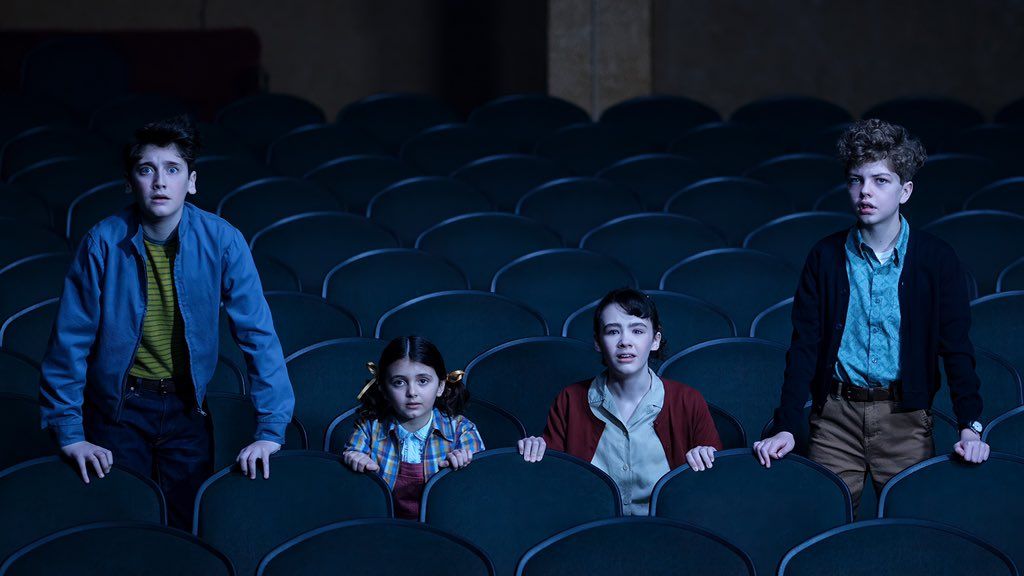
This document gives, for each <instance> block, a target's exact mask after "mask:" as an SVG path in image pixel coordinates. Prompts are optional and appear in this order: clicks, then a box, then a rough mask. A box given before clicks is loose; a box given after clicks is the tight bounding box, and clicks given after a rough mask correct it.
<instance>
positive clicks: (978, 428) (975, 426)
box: [960, 420, 985, 437]
mask: <svg viewBox="0 0 1024 576" xmlns="http://www.w3.org/2000/svg"><path fill="white" fill-rule="evenodd" d="M960 429H961V430H964V429H968V430H971V431H972V432H975V433H976V434H977V435H978V436H979V437H980V436H981V433H982V432H983V431H984V430H985V426H983V425H982V424H981V422H978V421H977V420H971V421H970V422H968V423H967V426H964V427H962V428H960Z"/></svg>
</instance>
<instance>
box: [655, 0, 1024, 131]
mask: <svg viewBox="0 0 1024 576" xmlns="http://www.w3.org/2000/svg"><path fill="white" fill-rule="evenodd" d="M653 3H654V38H653V55H654V90H655V91H657V92H664V93H672V94H683V95H686V96H689V97H692V98H695V99H697V100H701V101H704V102H706V103H708V104H710V105H712V106H714V107H716V108H717V109H718V110H719V111H720V112H722V113H723V114H729V113H731V112H732V111H733V110H734V109H736V108H737V107H738V106H740V105H741V104H743V103H745V102H748V101H750V100H752V99H755V98H760V97H764V96H770V95H776V94H780V93H802V94H809V95H815V96H820V97H823V98H825V99H828V100H832V101H834V102H836V103H838V104H840V105H842V106H845V107H846V108H847V109H849V110H850V111H851V112H852V113H853V114H855V115H857V114H860V113H862V112H864V111H865V110H866V109H867V108H868V107H869V106H870V105H871V104H873V103H875V102H878V101H879V100H882V99H885V98H890V97H893V96H900V95H912V94H922V93H928V94H936V95H944V96H951V97H954V98H959V99H962V100H965V101H967V102H969V103H972V104H974V105H975V106H977V107H979V108H980V109H981V111H982V112H983V113H985V114H986V115H988V116H991V114H992V113H993V112H995V111H996V110H997V109H998V108H999V107H1000V106H1002V105H1004V104H1006V103H1007V102H1009V101H1010V100H1013V99H1015V98H1019V97H1021V96H1024V75H1022V74H1020V72H1019V70H1020V66H1021V64H1020V58H1021V55H1022V54H1024V34H1022V33H1021V31H1022V30H1024V3H1022V2H1019V1H1014V0H1000V1H997V0H977V1H971V2H965V1H962V0H917V1H911V0H763V1H762V0H685V1H683V0H653Z"/></svg>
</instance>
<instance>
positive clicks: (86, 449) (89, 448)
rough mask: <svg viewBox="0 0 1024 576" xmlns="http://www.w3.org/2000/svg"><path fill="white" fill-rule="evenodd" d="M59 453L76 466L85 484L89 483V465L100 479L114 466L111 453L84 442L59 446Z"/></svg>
mask: <svg viewBox="0 0 1024 576" xmlns="http://www.w3.org/2000/svg"><path fill="white" fill-rule="evenodd" d="M60 451H61V452H62V453H63V454H64V456H66V457H68V458H69V459H71V460H73V461H74V462H75V463H76V464H78V471H79V472H81V473H82V480H84V481H85V483H86V484H88V483H89V463H92V467H93V470H95V471H96V475H97V476H99V477H100V478H103V477H104V476H105V475H106V474H107V473H109V472H110V467H111V466H113V465H114V453H113V452H111V451H110V450H107V449H106V448H104V447H102V446H97V445H95V444H93V443H91V442H86V441H85V440H82V441H81V442H74V443H72V444H68V445H67V446H61V447H60Z"/></svg>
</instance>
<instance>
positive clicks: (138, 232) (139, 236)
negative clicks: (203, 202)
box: [126, 201, 197, 254]
mask: <svg viewBox="0 0 1024 576" xmlns="http://www.w3.org/2000/svg"><path fill="white" fill-rule="evenodd" d="M194 210H197V208H196V207H195V206H193V205H192V204H190V203H189V202H187V201H186V202H185V204H184V205H183V206H182V209H181V220H180V221H179V222H178V245H179V246H181V244H183V243H184V239H185V232H187V231H188V230H189V227H190V226H191V220H192V216H193V214H192V212H193V211H194ZM126 222H127V224H128V232H129V233H131V232H132V230H134V231H135V233H134V234H133V235H132V236H131V243H132V245H133V246H134V247H135V250H136V251H138V253H139V254H145V252H146V245H145V244H144V242H145V236H146V234H145V232H144V231H143V229H142V215H141V214H139V207H138V204H132V206H131V207H130V208H128V218H127V219H126Z"/></svg>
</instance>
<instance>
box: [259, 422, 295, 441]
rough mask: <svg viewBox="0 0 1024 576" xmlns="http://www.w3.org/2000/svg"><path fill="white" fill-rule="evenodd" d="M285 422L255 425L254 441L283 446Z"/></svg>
mask: <svg viewBox="0 0 1024 576" xmlns="http://www.w3.org/2000/svg"><path fill="white" fill-rule="evenodd" d="M287 426H288V424H287V423H286V422H258V423H257V424H256V436H255V438H256V440H268V441H270V442H277V443H278V444H280V445H281V446H282V447H283V446H284V439H285V428H287Z"/></svg>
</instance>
